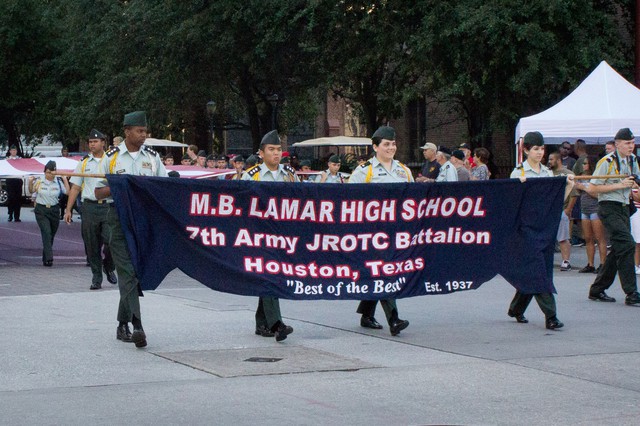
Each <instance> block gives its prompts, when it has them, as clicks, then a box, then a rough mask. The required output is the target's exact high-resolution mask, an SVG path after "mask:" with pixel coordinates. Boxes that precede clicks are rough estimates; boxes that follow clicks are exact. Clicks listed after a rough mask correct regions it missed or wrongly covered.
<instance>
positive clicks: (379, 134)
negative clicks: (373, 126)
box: [349, 126, 413, 336]
mask: <svg viewBox="0 0 640 426" xmlns="http://www.w3.org/2000/svg"><path fill="white" fill-rule="evenodd" d="M371 140H372V141H373V150H374V151H375V153H376V155H375V156H374V157H373V158H372V159H370V160H369V161H367V162H365V163H364V164H362V165H360V166H358V167H356V168H355V170H354V171H353V173H352V174H351V177H350V178H349V183H394V182H413V176H412V175H411V171H410V170H409V168H408V167H407V166H405V165H404V164H402V163H400V162H399V161H397V160H394V159H393V157H394V156H395V154H396V149H397V148H396V131H395V130H394V129H393V127H389V126H382V127H380V128H379V129H378V130H376V131H375V133H374V134H373V136H372V137H371ZM377 304H378V301H377V300H363V301H361V302H360V304H359V305H358V309H357V311H356V312H358V313H359V314H362V317H361V318H360V325H361V326H362V327H365V328H373V329H378V330H379V329H381V328H382V325H380V324H379V323H378V321H376V319H375V313H376V305H377ZM380 304H381V305H382V309H384V313H385V315H386V317H387V322H388V323H389V330H390V331H391V335H392V336H396V335H398V334H399V333H400V331H402V330H404V329H405V328H407V327H408V326H409V321H406V320H402V319H400V318H398V307H397V306H396V300H395V299H386V300H381V301H380Z"/></svg>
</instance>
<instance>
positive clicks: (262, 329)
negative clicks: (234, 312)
mask: <svg viewBox="0 0 640 426" xmlns="http://www.w3.org/2000/svg"><path fill="white" fill-rule="evenodd" d="M256 334H257V335H258V336H262V337H273V336H275V335H276V333H274V332H273V331H271V330H269V329H268V328H267V327H266V326H264V325H256Z"/></svg>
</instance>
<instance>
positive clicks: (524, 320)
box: [507, 309, 529, 324]
mask: <svg viewBox="0 0 640 426" xmlns="http://www.w3.org/2000/svg"><path fill="white" fill-rule="evenodd" d="M507 315H509V316H510V317H511V318H515V319H516V321H517V322H519V323H520V324H526V323H528V322H529V320H528V319H527V318H526V317H525V316H524V315H522V314H519V315H516V313H515V312H513V311H512V310H511V309H509V312H507Z"/></svg>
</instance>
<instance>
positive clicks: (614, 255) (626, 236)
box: [589, 201, 638, 294]
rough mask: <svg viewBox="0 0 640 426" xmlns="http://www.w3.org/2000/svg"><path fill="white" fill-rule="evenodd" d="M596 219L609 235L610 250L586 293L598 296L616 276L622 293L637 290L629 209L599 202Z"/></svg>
mask: <svg viewBox="0 0 640 426" xmlns="http://www.w3.org/2000/svg"><path fill="white" fill-rule="evenodd" d="M598 216H600V219H601V220H602V224H603V225H604V228H605V229H606V230H607V233H608V234H609V242H610V243H611V251H610V252H609V254H608V255H607V259H606V260H605V262H604V265H602V268H601V269H600V272H599V273H598V276H597V277H596V279H595V281H594V282H593V284H592V285H591V288H590V289H589V293H590V294H598V293H600V292H602V291H604V290H606V289H608V288H609V287H611V284H613V280H614V279H615V278H616V273H618V275H619V277H620V284H621V285H622V290H624V292H625V293H626V294H631V293H633V292H636V291H638V286H637V283H636V273H635V268H634V265H635V261H634V258H633V256H634V254H635V249H636V242H635V241H634V239H633V237H632V236H631V224H630V223H629V207H628V206H626V205H624V204H622V203H617V202H614V201H601V202H599V203H598Z"/></svg>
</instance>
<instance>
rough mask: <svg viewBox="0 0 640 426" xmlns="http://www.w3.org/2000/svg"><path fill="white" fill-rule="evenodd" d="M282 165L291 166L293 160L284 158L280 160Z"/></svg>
mask: <svg viewBox="0 0 640 426" xmlns="http://www.w3.org/2000/svg"><path fill="white" fill-rule="evenodd" d="M280 164H291V160H289V157H282V158H281V159H280Z"/></svg>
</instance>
